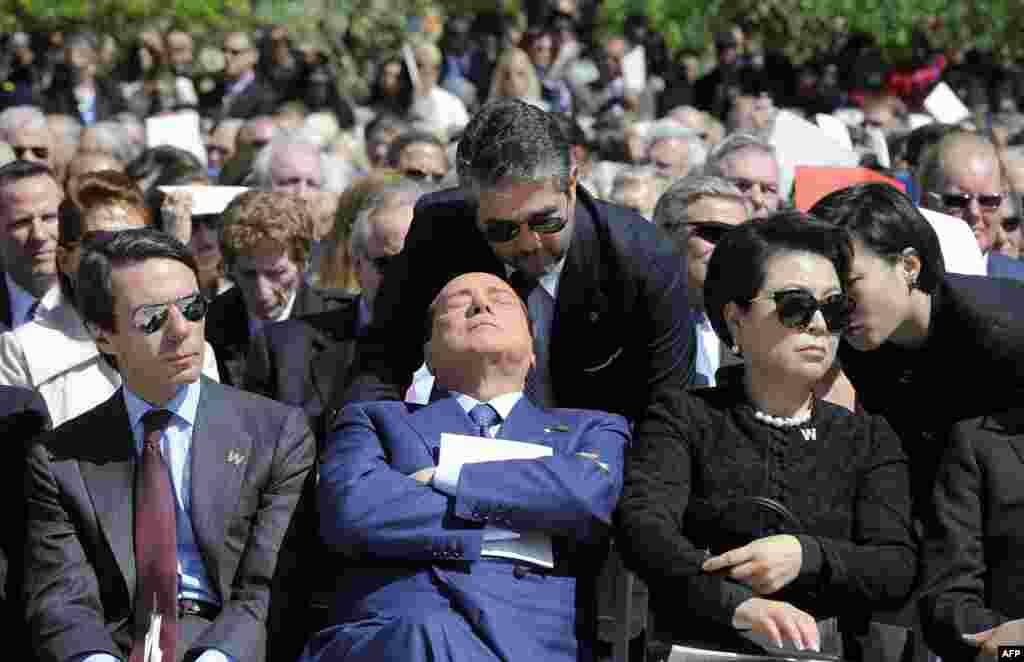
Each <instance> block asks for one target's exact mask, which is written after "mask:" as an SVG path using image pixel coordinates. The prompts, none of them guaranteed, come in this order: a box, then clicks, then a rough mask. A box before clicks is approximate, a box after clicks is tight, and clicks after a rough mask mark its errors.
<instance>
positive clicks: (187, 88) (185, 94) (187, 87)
mask: <svg viewBox="0 0 1024 662" xmlns="http://www.w3.org/2000/svg"><path fill="white" fill-rule="evenodd" d="M174 92H175V94H176V95H177V97H178V102H179V103H181V104H182V105H184V106H198V105H199V95H198V94H196V86H195V85H194V84H193V83H192V79H191V78H189V77H188V76H178V77H176V78H175V79H174Z"/></svg>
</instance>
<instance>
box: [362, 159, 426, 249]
mask: <svg viewBox="0 0 1024 662" xmlns="http://www.w3.org/2000/svg"><path fill="white" fill-rule="evenodd" d="M429 192H430V188H429V187H425V186H423V185H422V184H420V183H419V182H416V181H413V180H411V179H405V178H403V179H400V180H399V181H398V182H396V183H395V184H392V185H390V186H387V187H385V188H382V189H381V190H379V191H377V192H375V193H373V194H372V195H370V196H369V197H367V198H366V200H365V201H364V202H363V204H362V205H360V206H359V209H358V210H356V217H355V220H354V221H352V234H351V235H350V236H349V246H350V249H351V253H352V255H364V256H365V255H366V252H367V251H368V250H369V246H370V235H371V234H372V233H373V227H372V226H371V225H370V217H371V216H373V214H374V212H376V211H377V210H379V209H383V208H385V207H390V206H400V205H415V204H416V201H417V200H419V199H420V196H422V195H424V194H425V193H429Z"/></svg>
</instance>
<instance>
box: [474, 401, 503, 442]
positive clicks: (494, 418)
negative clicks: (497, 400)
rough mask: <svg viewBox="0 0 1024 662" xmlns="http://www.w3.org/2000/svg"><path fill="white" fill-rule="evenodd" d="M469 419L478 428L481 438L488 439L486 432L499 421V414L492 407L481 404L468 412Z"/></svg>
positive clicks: (488, 435)
mask: <svg viewBox="0 0 1024 662" xmlns="http://www.w3.org/2000/svg"><path fill="white" fill-rule="evenodd" d="M469 417H470V418H471V419H473V422H474V423H476V425H477V427H478V428H480V436H481V437H490V436H491V435H490V434H489V433H488V430H490V429H491V427H493V426H495V425H497V424H498V423H499V422H500V421H501V414H499V413H498V412H497V411H496V410H495V409H494V407H492V406H491V405H489V404H486V403H483V402H481V403H480V404H478V405H476V406H475V407H473V408H472V409H470V410H469Z"/></svg>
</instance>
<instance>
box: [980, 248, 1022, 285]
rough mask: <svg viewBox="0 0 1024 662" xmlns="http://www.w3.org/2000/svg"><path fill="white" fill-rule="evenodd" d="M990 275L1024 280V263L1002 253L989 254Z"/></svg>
mask: <svg viewBox="0 0 1024 662" xmlns="http://www.w3.org/2000/svg"><path fill="white" fill-rule="evenodd" d="M988 275H989V276H996V277H999V278H1009V279H1011V280H1024V262H1021V261H1020V260H1016V259H1014V258H1012V257H1007V256H1006V255H1003V254H1002V253H989V254H988Z"/></svg>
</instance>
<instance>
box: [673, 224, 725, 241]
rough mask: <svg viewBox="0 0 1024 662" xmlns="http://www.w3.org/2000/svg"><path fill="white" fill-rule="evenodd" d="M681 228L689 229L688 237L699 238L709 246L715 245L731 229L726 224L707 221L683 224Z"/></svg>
mask: <svg viewBox="0 0 1024 662" xmlns="http://www.w3.org/2000/svg"><path fill="white" fill-rule="evenodd" d="M682 225H683V227H685V228H687V229H689V231H690V236H693V237H700V238H701V239H703V240H704V241H706V242H708V243H710V244H717V243H718V242H719V241H721V240H722V237H724V236H725V235H726V233H727V232H729V231H730V230H732V229H733V227H735V226H732V225H729V224H728V223H719V222H718V221H707V222H705V223H683V224H682Z"/></svg>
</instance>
